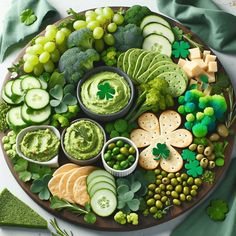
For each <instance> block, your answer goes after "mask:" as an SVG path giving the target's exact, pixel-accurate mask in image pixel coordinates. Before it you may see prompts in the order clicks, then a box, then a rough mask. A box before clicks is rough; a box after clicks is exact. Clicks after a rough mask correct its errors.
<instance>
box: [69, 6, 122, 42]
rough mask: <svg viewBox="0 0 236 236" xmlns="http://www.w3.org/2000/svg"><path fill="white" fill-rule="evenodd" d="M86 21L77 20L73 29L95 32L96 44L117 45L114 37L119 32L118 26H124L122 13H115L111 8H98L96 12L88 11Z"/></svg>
mask: <svg viewBox="0 0 236 236" xmlns="http://www.w3.org/2000/svg"><path fill="white" fill-rule="evenodd" d="M85 17H86V20H85V21H84V20H77V21H75V22H74V24H73V27H74V29H75V30H79V29H82V28H85V27H87V28H89V29H91V30H92V31H93V37H94V39H95V40H96V43H100V44H102V43H103V42H105V43H106V44H107V45H108V46H112V45H114V43H115V39H114V37H113V35H112V33H114V32H115V31H116V30H117V26H118V25H121V24H123V22H124V17H123V16H122V15H121V14H120V13H115V12H114V11H113V10H112V9H111V8H110V7H104V8H97V9H96V10H95V11H91V10H90V11H86V13H85Z"/></svg>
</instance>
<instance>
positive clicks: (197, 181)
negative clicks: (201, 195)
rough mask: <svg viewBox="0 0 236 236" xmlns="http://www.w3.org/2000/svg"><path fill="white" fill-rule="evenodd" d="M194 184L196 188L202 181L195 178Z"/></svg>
mask: <svg viewBox="0 0 236 236" xmlns="http://www.w3.org/2000/svg"><path fill="white" fill-rule="evenodd" d="M194 183H195V184H196V185H197V186H200V185H201V184H202V180H201V179H200V178H196V179H194Z"/></svg>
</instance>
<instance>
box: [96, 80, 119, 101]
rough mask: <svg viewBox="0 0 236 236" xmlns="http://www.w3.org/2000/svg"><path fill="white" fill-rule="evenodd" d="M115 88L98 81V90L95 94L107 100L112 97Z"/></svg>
mask: <svg viewBox="0 0 236 236" xmlns="http://www.w3.org/2000/svg"><path fill="white" fill-rule="evenodd" d="M115 92H116V91H115V89H114V88H112V87H111V86H110V84H109V83H107V82H106V83H104V84H102V83H100V84H99V85H98V92H97V95H98V97H99V98H100V99H106V100H109V99H112V98H113V96H114V94H115Z"/></svg>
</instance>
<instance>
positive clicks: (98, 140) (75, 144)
mask: <svg viewBox="0 0 236 236" xmlns="http://www.w3.org/2000/svg"><path fill="white" fill-rule="evenodd" d="M105 142H106V134H105V131H104V129H103V128H102V126H101V125H100V124H98V123H97V122H96V121H94V120H91V119H88V118H80V119H77V120H74V121H73V122H72V123H71V124H70V126H69V127H67V128H65V129H64V130H63V132H62V135H61V147H62V150H63V152H64V153H65V155H66V156H67V157H68V159H69V160H70V161H72V162H74V163H76V164H78V165H90V164H92V163H94V162H96V161H97V160H98V159H99V158H100V156H101V151H102V148H103V146H104V143H105Z"/></svg>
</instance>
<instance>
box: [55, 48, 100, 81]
mask: <svg viewBox="0 0 236 236" xmlns="http://www.w3.org/2000/svg"><path fill="white" fill-rule="evenodd" d="M94 61H99V54H98V53H97V52H96V51H95V50H94V49H88V50H86V51H82V50H81V49H80V48H70V49H68V50H67V51H65V52H64V53H63V54H62V56H61V58H60V61H59V71H60V72H63V73H64V77H65V79H66V81H67V82H68V83H72V84H77V83H78V81H79V80H80V79H81V78H82V77H83V76H84V74H85V73H86V72H87V71H88V70H90V69H92V68H93V62H94Z"/></svg>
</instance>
